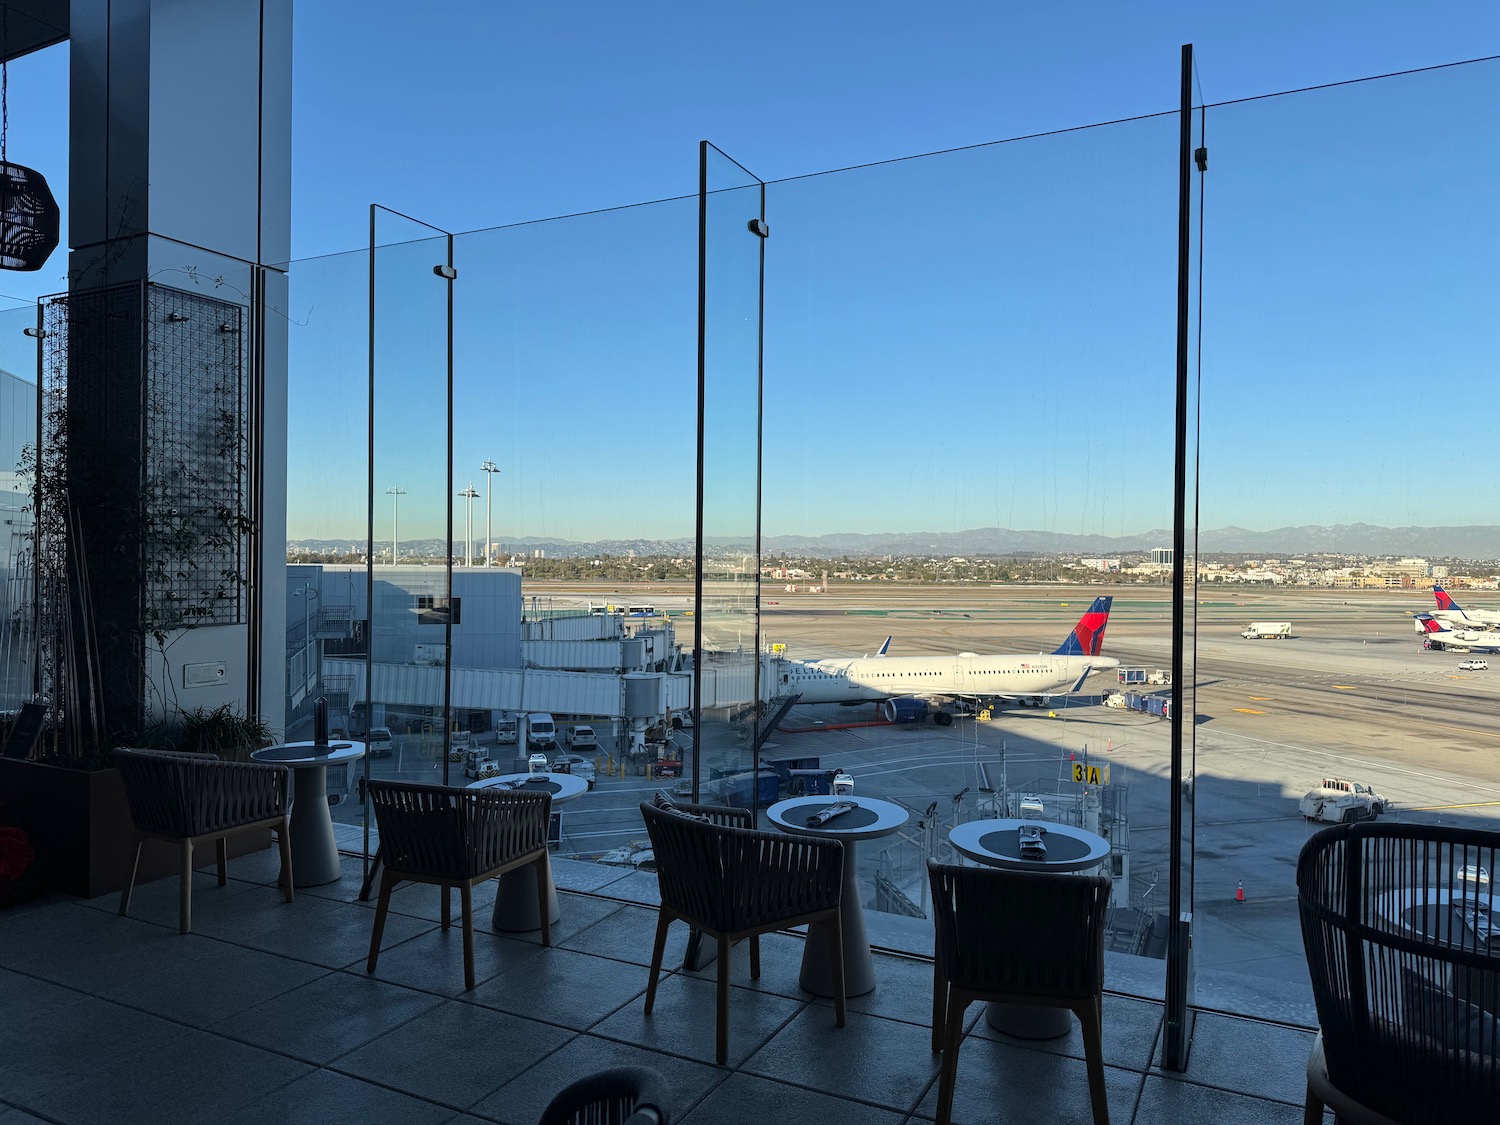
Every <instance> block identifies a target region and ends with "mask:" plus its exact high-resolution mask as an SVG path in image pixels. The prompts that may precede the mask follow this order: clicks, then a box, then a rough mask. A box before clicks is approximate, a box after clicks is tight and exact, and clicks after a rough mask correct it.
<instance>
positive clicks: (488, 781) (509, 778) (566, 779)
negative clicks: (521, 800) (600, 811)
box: [468, 773, 589, 805]
mask: <svg viewBox="0 0 1500 1125" xmlns="http://www.w3.org/2000/svg"><path fill="white" fill-rule="evenodd" d="M513 781H519V782H521V784H520V785H517V786H514V787H512V786H511V785H510V784H509V783H510V782H513ZM496 787H500V788H505V789H510V790H511V792H514V793H536V792H542V793H551V794H552V803H553V804H554V805H560V804H562V803H563V802H564V801H571V800H572V799H573V798H574V797H581V796H582V795H583V794H584V793H586V792H587V791H588V787H589V783H588V782H587V781H585V780H584V779H583V778H581V777H574V776H573V775H572V774H570V773H502V774H497V775H495V776H494V777H482V778H480V779H479V780H478V781H471V782H469V785H468V788H470V789H494V788H496Z"/></svg>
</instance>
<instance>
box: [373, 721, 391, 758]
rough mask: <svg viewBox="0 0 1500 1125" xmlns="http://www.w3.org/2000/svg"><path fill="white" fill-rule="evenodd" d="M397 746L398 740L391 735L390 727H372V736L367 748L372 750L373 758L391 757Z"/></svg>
mask: <svg viewBox="0 0 1500 1125" xmlns="http://www.w3.org/2000/svg"><path fill="white" fill-rule="evenodd" d="M395 748H396V740H395V739H393V738H392V737H391V728H390V727H372V728H370V737H369V739H368V741H367V742H366V744H365V749H366V750H368V751H369V752H370V757H372V758H389V757H390V756H391V751H392V750H394V749H395Z"/></svg>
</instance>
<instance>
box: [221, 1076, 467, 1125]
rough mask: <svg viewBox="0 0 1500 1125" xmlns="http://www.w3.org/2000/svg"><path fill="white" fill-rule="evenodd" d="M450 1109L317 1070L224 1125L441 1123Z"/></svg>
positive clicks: (370, 1083)
mask: <svg viewBox="0 0 1500 1125" xmlns="http://www.w3.org/2000/svg"><path fill="white" fill-rule="evenodd" d="M452 1119H453V1111H452V1110H451V1109H449V1108H448V1107H446V1106H440V1105H434V1104H433V1103H432V1102H426V1101H421V1100H419V1099H417V1098H413V1097H408V1096H407V1095H406V1094H401V1093H397V1092H396V1091H395V1090H389V1089H386V1088H385V1087H384V1086H377V1085H375V1084H374V1083H373V1082H364V1081H361V1080H360V1079H358V1078H350V1077H349V1076H348V1075H346V1074H338V1073H336V1072H334V1071H331V1070H315V1071H313V1072H312V1073H311V1074H309V1075H307V1076H305V1077H303V1078H299V1079H297V1080H296V1081H295V1082H293V1083H291V1084H290V1085H287V1086H283V1087H281V1089H279V1090H274V1091H272V1092H271V1093H269V1094H267V1095H266V1096H265V1097H263V1098H261V1099H259V1100H258V1101H256V1102H254V1103H252V1104H251V1105H248V1106H246V1107H245V1108H244V1109H243V1110H241V1111H240V1112H239V1113H237V1114H233V1115H232V1116H230V1117H227V1118H225V1119H224V1121H225V1125H265V1122H268V1121H274V1122H277V1123H278V1125H368V1123H369V1122H372V1121H399V1122H401V1125H443V1123H444V1122H447V1121H451V1120H452Z"/></svg>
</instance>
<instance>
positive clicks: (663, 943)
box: [646, 909, 672, 1016]
mask: <svg viewBox="0 0 1500 1125" xmlns="http://www.w3.org/2000/svg"><path fill="white" fill-rule="evenodd" d="M671 924H672V919H671V918H669V917H667V912H666V911H665V910H660V909H659V910H657V912H656V944H655V945H653V946H652V947H651V975H650V976H649V977H648V978H647V979H646V1014H647V1015H648V1016H649V1015H650V1014H651V1009H652V1008H653V1007H655V1006H656V982H657V980H658V978H659V977H660V976H661V959H662V955H663V954H664V953H665V952H666V950H667V927H669V926H670V925H671Z"/></svg>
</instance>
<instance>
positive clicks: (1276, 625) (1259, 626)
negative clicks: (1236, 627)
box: [1240, 621, 1292, 641]
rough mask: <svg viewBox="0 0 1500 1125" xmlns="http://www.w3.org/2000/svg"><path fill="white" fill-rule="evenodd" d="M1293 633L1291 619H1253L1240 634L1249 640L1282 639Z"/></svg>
mask: <svg viewBox="0 0 1500 1125" xmlns="http://www.w3.org/2000/svg"><path fill="white" fill-rule="evenodd" d="M1291 635H1292V623H1291V622H1290V621H1252V622H1250V624H1249V626H1247V627H1246V629H1245V631H1244V632H1243V633H1241V634H1240V636H1242V637H1244V638H1245V639H1246V640H1247V641H1257V640H1259V641H1280V640H1284V639H1286V638H1287V637H1290V636H1291Z"/></svg>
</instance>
